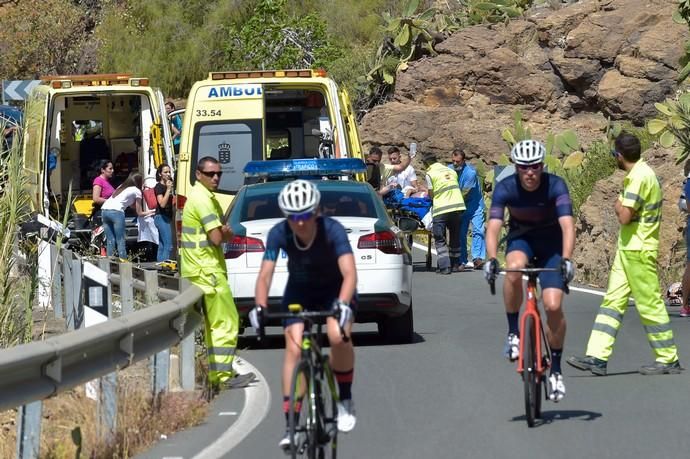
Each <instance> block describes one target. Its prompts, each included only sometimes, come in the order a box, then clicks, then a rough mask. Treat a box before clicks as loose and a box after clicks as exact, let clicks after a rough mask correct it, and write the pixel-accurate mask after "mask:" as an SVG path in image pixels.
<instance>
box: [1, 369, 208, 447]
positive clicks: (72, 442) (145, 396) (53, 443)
mask: <svg viewBox="0 0 690 459" xmlns="http://www.w3.org/2000/svg"><path fill="white" fill-rule="evenodd" d="M149 381H150V379H149V374H148V370H147V368H146V362H142V363H140V364H138V365H135V366H134V367H132V368H130V369H127V370H125V371H122V372H120V373H119V374H118V395H117V397H118V413H117V429H116V434H115V437H116V438H115V442H114V445H108V444H106V443H105V442H104V440H103V436H102V434H101V432H99V424H98V413H97V406H96V402H95V401H93V400H91V399H89V398H87V397H86V396H85V392H84V386H83V385H82V386H79V387H77V388H75V389H73V390H71V391H68V392H66V393H64V394H60V395H59V396H57V397H53V398H51V399H49V400H46V401H44V403H43V422H42V425H41V457H42V458H46V459H61V458H70V459H74V458H79V457H83V458H126V457H132V456H134V455H135V454H138V453H140V452H142V451H145V450H147V449H148V448H149V447H150V446H151V445H153V444H154V443H155V442H156V441H158V440H159V439H160V437H161V435H162V434H165V435H169V434H171V433H173V432H177V431H180V430H183V429H185V428H187V427H191V426H194V425H198V424H199V423H201V422H202V421H203V420H204V419H205V418H206V415H207V411H208V404H207V403H206V401H205V400H203V399H202V398H201V397H200V396H199V394H197V393H189V392H169V393H166V394H163V395H162V396H160V397H159V398H158V399H157V400H153V398H152V396H151V393H150V382H149ZM15 422H16V411H7V412H4V413H0V435H1V436H0V457H3V458H5V457H14V456H15V449H16V425H15Z"/></svg>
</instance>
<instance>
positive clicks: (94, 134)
mask: <svg viewBox="0 0 690 459" xmlns="http://www.w3.org/2000/svg"><path fill="white" fill-rule="evenodd" d="M41 80H42V82H41V84H39V85H38V86H36V87H35V88H34V89H33V91H32V92H31V94H30V95H29V97H28V99H27V101H26V105H25V112H24V119H25V131H24V135H23V144H22V151H23V156H24V169H25V171H26V173H27V175H28V179H29V183H30V185H29V190H30V194H31V201H32V203H31V204H32V208H33V210H34V211H36V212H37V213H38V214H42V215H44V216H46V217H50V218H53V219H56V218H57V219H59V220H61V219H62V218H63V216H64V215H65V214H66V213H68V214H69V215H72V216H74V217H82V218H88V217H89V216H90V214H91V209H92V182H93V178H94V177H95V175H98V172H97V166H98V163H99V162H100V161H101V160H103V159H107V160H111V161H112V162H113V164H114V166H115V175H114V177H113V179H111V183H112V184H113V185H114V186H117V185H118V184H119V183H120V182H122V181H123V180H124V178H126V177H127V175H128V174H129V173H130V172H133V171H135V170H136V171H138V172H140V173H142V175H144V177H149V181H150V180H151V178H152V177H155V170H156V167H157V166H158V165H159V164H161V163H163V162H166V163H168V164H170V165H171V166H173V165H174V164H173V160H174V157H173V147H172V140H171V133H170V125H169V123H168V119H167V116H166V112H165V103H164V99H163V94H162V93H161V91H160V90H159V89H155V88H152V87H150V86H149V80H148V79H147V78H141V77H134V76H132V75H129V74H119V73H118V74H97V75H65V76H50V77H43V78H42V79H41ZM94 174H95V175H94ZM154 180H155V179H154ZM70 194H71V196H72V200H71V202H68V196H69V195H70ZM135 234H136V233H135Z"/></svg>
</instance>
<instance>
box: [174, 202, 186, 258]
mask: <svg viewBox="0 0 690 459" xmlns="http://www.w3.org/2000/svg"><path fill="white" fill-rule="evenodd" d="M186 202H187V197H186V196H182V195H181V194H178V195H177V196H175V203H174V205H175V207H177V212H175V233H176V235H177V242H178V247H179V242H180V241H181V237H182V211H183V210H184V205H185V203H186Z"/></svg>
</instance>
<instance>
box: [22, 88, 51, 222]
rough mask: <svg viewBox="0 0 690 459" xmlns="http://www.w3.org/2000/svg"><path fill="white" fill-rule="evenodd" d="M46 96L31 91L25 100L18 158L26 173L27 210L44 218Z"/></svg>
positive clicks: (46, 201) (46, 203) (37, 91)
mask: <svg viewBox="0 0 690 459" xmlns="http://www.w3.org/2000/svg"><path fill="white" fill-rule="evenodd" d="M48 101H49V93H48V92H46V91H40V90H35V91H33V92H32V93H31V95H30V96H29V98H28V100H27V101H26V108H25V110H24V135H23V139H22V155H23V159H24V169H25V170H26V171H27V180H28V189H29V195H30V197H31V207H32V210H35V211H37V212H39V213H42V214H45V215H48V204H49V202H48V197H47V196H46V195H45V189H46V180H47V177H46V172H45V169H46V167H45V165H46V158H45V156H46V155H47V154H48V152H47V143H46V122H47V119H48Z"/></svg>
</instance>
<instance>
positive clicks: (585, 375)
mask: <svg viewBox="0 0 690 459" xmlns="http://www.w3.org/2000/svg"><path fill="white" fill-rule="evenodd" d="M639 374H640V372H639V370H632V371H616V372H608V373H606V376H603V377H606V378H608V377H609V376H623V375H639ZM568 377H569V378H602V376H597V375H594V374H592V373H590V372H589V371H587V372H585V371H583V372H582V374H574V375H568Z"/></svg>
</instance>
